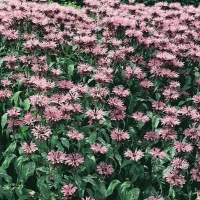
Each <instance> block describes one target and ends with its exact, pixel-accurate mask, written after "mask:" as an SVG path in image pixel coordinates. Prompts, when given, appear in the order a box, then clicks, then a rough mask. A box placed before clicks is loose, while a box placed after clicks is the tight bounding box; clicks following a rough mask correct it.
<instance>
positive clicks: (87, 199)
mask: <svg viewBox="0 0 200 200" xmlns="http://www.w3.org/2000/svg"><path fill="white" fill-rule="evenodd" d="M81 200H95V199H94V198H92V197H85V198H81Z"/></svg>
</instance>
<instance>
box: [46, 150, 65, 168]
mask: <svg viewBox="0 0 200 200" xmlns="http://www.w3.org/2000/svg"><path fill="white" fill-rule="evenodd" d="M65 156H66V155H65V154H64V153H63V152H61V151H53V150H51V151H50V152H49V153H48V156H47V159H48V160H49V161H50V162H51V164H52V165H55V164H59V163H64V162H65Z"/></svg>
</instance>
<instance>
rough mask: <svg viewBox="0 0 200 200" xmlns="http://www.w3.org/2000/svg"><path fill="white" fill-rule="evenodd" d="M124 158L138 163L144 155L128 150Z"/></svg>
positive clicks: (137, 151)
mask: <svg viewBox="0 0 200 200" xmlns="http://www.w3.org/2000/svg"><path fill="white" fill-rule="evenodd" d="M124 156H125V157H127V158H130V159H131V160H134V161H138V160H140V159H141V158H142V157H143V156H144V153H143V152H142V151H141V150H135V152H134V153H133V152H132V151H131V150H129V149H128V150H127V151H126V152H125V153H124Z"/></svg>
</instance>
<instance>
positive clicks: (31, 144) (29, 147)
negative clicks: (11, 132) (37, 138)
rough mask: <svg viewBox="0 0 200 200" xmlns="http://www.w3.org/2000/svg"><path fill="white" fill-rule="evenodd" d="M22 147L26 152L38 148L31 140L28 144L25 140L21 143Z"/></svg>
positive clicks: (30, 152)
mask: <svg viewBox="0 0 200 200" xmlns="http://www.w3.org/2000/svg"><path fill="white" fill-rule="evenodd" d="M22 149H23V151H24V153H26V154H32V153H34V152H35V151H37V150H38V148H37V147H36V144H35V143H34V142H31V143H30V145H28V144H27V143H26V142H24V143H23V144H22Z"/></svg>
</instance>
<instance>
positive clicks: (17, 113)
mask: <svg viewBox="0 0 200 200" xmlns="http://www.w3.org/2000/svg"><path fill="white" fill-rule="evenodd" d="M6 113H7V114H8V116H9V117H11V118H17V117H19V116H20V109H16V108H13V109H9V110H7V112H6Z"/></svg>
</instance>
